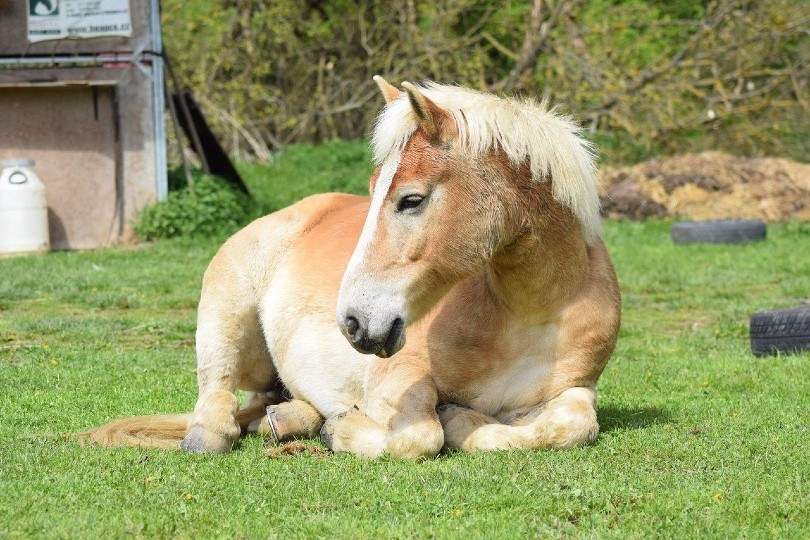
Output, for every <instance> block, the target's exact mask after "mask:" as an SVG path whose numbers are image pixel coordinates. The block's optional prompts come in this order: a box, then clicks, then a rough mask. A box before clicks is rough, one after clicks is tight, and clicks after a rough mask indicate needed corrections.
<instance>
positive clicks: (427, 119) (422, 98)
mask: <svg viewBox="0 0 810 540" xmlns="http://www.w3.org/2000/svg"><path fill="white" fill-rule="evenodd" d="M402 88H404V89H405V92H407V94H408V101H410V102H411V108H412V109H413V112H414V114H416V118H417V120H418V121H419V127H421V128H422V130H423V131H424V132H425V134H426V135H427V136H428V139H430V140H431V141H434V142H438V141H440V140H446V139H449V138H452V137H453V136H455V135H457V134H458V131H457V129H456V123H455V121H454V120H453V117H452V116H450V113H448V112H447V111H445V110H444V109H442V108H441V107H439V106H438V105H436V104H435V103H434V102H433V101H432V100H431V99H430V98H429V97H427V96H426V95H425V94H423V93H422V92H420V91H419V89H418V88H416V87H415V86H414V85H412V84H411V83H409V82H403V83H402Z"/></svg>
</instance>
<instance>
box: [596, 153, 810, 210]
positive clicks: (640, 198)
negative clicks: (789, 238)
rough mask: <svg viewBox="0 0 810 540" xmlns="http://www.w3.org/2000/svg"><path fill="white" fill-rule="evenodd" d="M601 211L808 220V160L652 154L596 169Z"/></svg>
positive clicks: (723, 155) (809, 201)
mask: <svg viewBox="0 0 810 540" xmlns="http://www.w3.org/2000/svg"><path fill="white" fill-rule="evenodd" d="M601 180H602V186H603V196H602V208H603V213H604V214H605V215H606V216H607V217H612V218H629V219H636V220H641V219H647V218H663V217H670V218H673V219H695V220H703V219H726V218H750V219H762V220H765V221H784V220H788V219H800V220H810V165H807V164H804V163H797V162H794V161H790V160H787V159H782V158H740V157H734V156H731V155H728V154H724V153H721V152H703V153H701V154H686V155H682V156H675V157H670V158H660V159H652V160H650V161H647V162H644V163H640V164H638V165H635V166H632V167H621V168H612V169H606V170H605V171H604V172H603V174H602V178H601Z"/></svg>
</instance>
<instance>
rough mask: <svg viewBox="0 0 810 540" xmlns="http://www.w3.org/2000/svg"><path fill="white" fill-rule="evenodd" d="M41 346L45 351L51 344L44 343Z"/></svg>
mask: <svg viewBox="0 0 810 540" xmlns="http://www.w3.org/2000/svg"><path fill="white" fill-rule="evenodd" d="M42 348H43V349H45V350H46V351H47V350H48V349H50V348H51V346H50V345H48V344H47V343H46V344H45V345H43V346H42Z"/></svg>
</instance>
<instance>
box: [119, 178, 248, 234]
mask: <svg viewBox="0 0 810 540" xmlns="http://www.w3.org/2000/svg"><path fill="white" fill-rule="evenodd" d="M258 213H259V211H258V209H257V208H256V205H255V204H254V203H253V201H252V200H251V199H250V198H249V197H248V196H247V195H245V194H243V193H240V192H238V191H236V190H235V189H233V188H232V187H230V186H229V185H228V184H227V183H226V182H224V181H223V180H221V179H219V178H215V177H212V176H198V177H197V178H196V180H195V182H194V186H193V189H192V188H190V187H188V186H186V187H183V188H180V189H178V190H176V191H171V192H170V193H169V196H168V197H167V198H166V200H164V201H160V202H158V203H156V204H152V205H148V206H146V207H144V208H143V209H142V210H141V212H140V213H139V214H138V216H137V218H136V219H135V222H134V223H133V230H134V231H135V234H137V235H138V237H139V238H140V239H141V240H155V239H158V238H173V237H176V236H215V235H226V234H230V233H233V232H234V231H236V230H237V229H238V228H239V227H241V226H243V225H245V224H246V223H248V222H249V221H251V219H253V218H255V217H256V216H257V215H258Z"/></svg>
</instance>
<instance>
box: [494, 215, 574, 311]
mask: <svg viewBox="0 0 810 540" xmlns="http://www.w3.org/2000/svg"><path fill="white" fill-rule="evenodd" d="M528 221H529V224H528V225H527V226H526V227H525V229H524V231H522V233H521V234H520V235H519V236H518V237H517V238H516V239H515V240H514V241H513V242H511V243H510V244H509V245H508V246H506V247H505V248H503V249H502V250H501V251H500V252H499V253H497V254H496V256H495V257H494V258H493V259H492V261H491V262H490V264H489V265H488V267H487V282H488V285H489V287H490V288H491V289H492V292H493V294H495V295H496V296H497V297H498V299H499V300H500V301H501V303H503V304H504V305H505V307H507V308H508V309H509V311H510V312H512V313H513V314H515V315H519V316H523V317H524V318H529V319H537V321H536V322H544V321H545V320H548V319H549V318H551V317H553V316H554V314H555V312H557V311H558V310H559V309H560V308H561V307H562V306H563V305H564V304H565V303H566V302H567V301H568V300H569V299H570V298H571V296H572V295H574V294H576V292H577V291H578V290H579V289H580V288H581V286H582V283H583V281H584V279H585V276H586V273H587V267H588V262H587V251H586V245H585V241H584V238H583V236H582V232H581V229H580V227H579V225H578V223H577V222H576V220H575V218H574V217H573V215H571V213H570V211H568V210H567V209H565V208H562V207H561V206H560V205H559V203H557V202H556V201H554V202H553V204H552V205H551V206H547V207H545V208H543V211H542V212H541V213H540V214H539V215H536V217H534V218H532V219H530V220H528Z"/></svg>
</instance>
